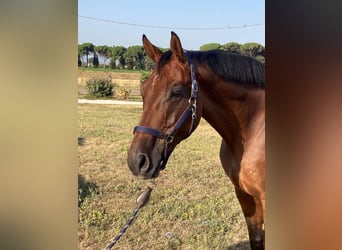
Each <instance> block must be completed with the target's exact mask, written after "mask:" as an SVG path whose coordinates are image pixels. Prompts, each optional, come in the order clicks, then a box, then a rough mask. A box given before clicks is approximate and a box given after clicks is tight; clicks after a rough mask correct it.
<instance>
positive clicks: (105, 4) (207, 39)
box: [78, 0, 265, 50]
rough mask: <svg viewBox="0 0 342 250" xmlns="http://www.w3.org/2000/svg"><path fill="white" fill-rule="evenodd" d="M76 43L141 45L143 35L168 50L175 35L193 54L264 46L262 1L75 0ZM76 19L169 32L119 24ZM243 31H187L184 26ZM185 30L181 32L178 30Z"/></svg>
mask: <svg viewBox="0 0 342 250" xmlns="http://www.w3.org/2000/svg"><path fill="white" fill-rule="evenodd" d="M78 15H79V17H78V43H79V44H80V43H84V42H91V43H93V44H94V45H108V46H113V45H115V46H124V47H126V48H127V47H129V46H133V45H142V42H141V37H142V35H143V34H146V36H147V37H148V38H149V40H150V41H151V42H152V43H154V44H155V45H157V46H159V47H163V48H169V47H170V34H171V31H175V32H176V33H177V35H178V36H179V37H180V39H181V42H182V45H183V47H184V49H189V50H198V49H199V48H200V46H202V45H204V44H207V43H220V44H225V43H228V42H238V43H241V44H243V43H246V42H257V43H260V44H262V45H265V1H261V0H211V1H200V0H181V1H180V0H168V1H165V0H145V1H139V0H119V1H114V0H79V1H78ZM80 16H85V17H91V18H97V19H103V20H109V21H114V22H122V23H130V24H137V25H147V26H162V27H171V28H170V29H169V28H167V29H161V28H150V27H141V26H133V25H124V24H118V23H112V22H103V21H97V20H90V19H87V18H83V17H80ZM253 24H261V25H257V26H250V27H249V26H247V27H244V28H231V29H228V28H227V29H217V30H189V29H187V28H200V29H202V28H222V27H229V26H230V27H236V26H243V25H253ZM179 28H186V29H179Z"/></svg>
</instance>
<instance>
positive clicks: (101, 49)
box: [95, 45, 112, 68]
mask: <svg viewBox="0 0 342 250" xmlns="http://www.w3.org/2000/svg"><path fill="white" fill-rule="evenodd" d="M95 52H96V53H97V54H98V55H99V56H100V57H101V58H102V60H103V67H104V68H106V64H107V61H108V60H110V58H111V56H112V49H111V48H109V47H108V46H107V45H102V46H96V47H95Z"/></svg>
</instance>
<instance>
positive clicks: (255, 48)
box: [241, 42, 265, 57]
mask: <svg viewBox="0 0 342 250" xmlns="http://www.w3.org/2000/svg"><path fill="white" fill-rule="evenodd" d="M241 52H242V54H244V55H247V56H253V57H256V56H258V55H265V48H264V46H262V45H261V44H258V43H254V42H250V43H245V44H243V45H241Z"/></svg>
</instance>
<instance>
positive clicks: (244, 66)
mask: <svg viewBox="0 0 342 250" xmlns="http://www.w3.org/2000/svg"><path fill="white" fill-rule="evenodd" d="M142 40H143V45H144V49H145V51H146V54H147V55H148V56H149V57H150V58H151V59H152V60H153V61H154V62H155V67H154V69H153V72H152V74H151V75H150V77H149V78H148V79H147V80H146V81H145V82H144V83H143V84H142V85H141V94H142V97H143V111H142V116H141V119H140V122H139V125H138V126H136V127H135V128H134V138H133V140H132V143H131V146H130V149H129V151H128V166H129V168H130V169H131V171H132V172H133V174H134V175H136V176H139V177H141V178H144V179H150V178H156V177H157V176H158V175H159V173H160V171H161V170H162V169H164V168H165V166H166V164H167V161H168V159H169V156H170V155H171V153H172V151H173V150H174V148H175V147H176V145H177V144H178V143H180V142H181V141H182V140H184V139H186V138H187V137H188V136H190V135H191V133H192V132H193V131H194V130H195V129H196V127H197V126H198V124H199V121H200V119H201V117H203V118H204V119H205V120H207V121H208V123H209V124H210V125H211V126H212V127H213V128H214V129H215V130H216V131H217V132H218V133H219V134H220V135H221V137H222V144H221V149H220V159H221V163H222V166H223V169H224V171H225V172H226V174H227V175H228V176H229V178H230V179H231V181H232V183H233V184H234V187H235V192H236V196H237V198H238V200H239V203H240V205H241V208H242V211H243V214H244V216H245V218H246V222H247V227H248V232H249V239H250V245H251V248H252V249H253V250H256V249H264V248H265V246H264V245H265V231H264V219H265V69H264V65H263V64H262V63H261V62H259V61H257V60H256V59H253V58H251V57H247V56H243V55H240V54H234V53H228V52H225V51H222V50H213V51H185V50H183V48H182V45H181V42H180V39H179V38H178V36H177V35H176V34H175V33H174V32H172V33H171V42H170V50H168V51H166V52H164V53H163V52H162V51H161V50H160V49H158V48H157V47H156V46H155V45H153V44H152V43H151V42H150V41H149V40H148V39H147V37H146V36H145V35H143V38H142Z"/></svg>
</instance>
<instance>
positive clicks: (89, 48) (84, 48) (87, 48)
mask: <svg viewBox="0 0 342 250" xmlns="http://www.w3.org/2000/svg"><path fill="white" fill-rule="evenodd" d="M94 48H95V46H94V44H92V43H82V44H81V45H80V48H79V51H80V54H81V56H84V55H85V56H86V58H87V67H88V66H89V53H91V52H94Z"/></svg>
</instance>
